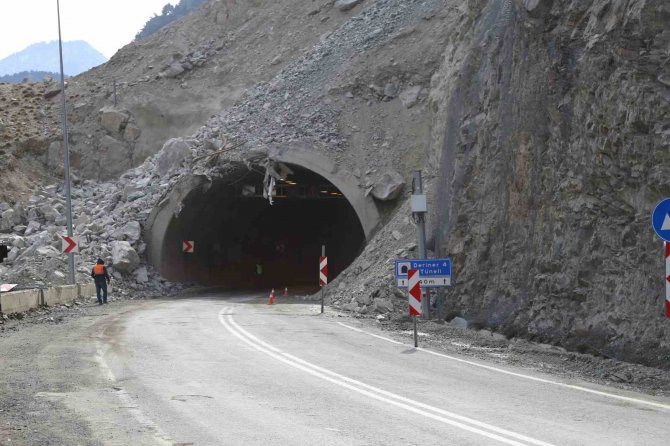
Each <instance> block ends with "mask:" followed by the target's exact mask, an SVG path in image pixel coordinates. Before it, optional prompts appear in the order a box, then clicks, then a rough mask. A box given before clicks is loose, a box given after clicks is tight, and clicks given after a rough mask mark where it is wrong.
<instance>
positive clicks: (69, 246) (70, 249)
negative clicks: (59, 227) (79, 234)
mask: <svg viewBox="0 0 670 446" xmlns="http://www.w3.org/2000/svg"><path fill="white" fill-rule="evenodd" d="M62 238H63V241H62V244H61V246H62V248H61V249H62V251H63V254H71V253H75V252H79V242H78V241H77V239H76V238H74V237H70V236H67V235H63V236H62Z"/></svg>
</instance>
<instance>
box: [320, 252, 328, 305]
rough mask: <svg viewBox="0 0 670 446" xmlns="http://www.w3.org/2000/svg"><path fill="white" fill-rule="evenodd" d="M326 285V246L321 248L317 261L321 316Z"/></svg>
mask: <svg viewBox="0 0 670 446" xmlns="http://www.w3.org/2000/svg"><path fill="white" fill-rule="evenodd" d="M327 284H328V257H326V245H322V246H321V258H320V259H319V285H320V286H321V314H323V304H324V295H323V293H324V288H325V287H326V285H327Z"/></svg>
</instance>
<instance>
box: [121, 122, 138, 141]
mask: <svg viewBox="0 0 670 446" xmlns="http://www.w3.org/2000/svg"><path fill="white" fill-rule="evenodd" d="M141 134H142V130H141V129H140V128H139V127H138V126H136V125H134V124H128V125H127V126H126V129H125V130H124V132H123V139H125V140H126V141H128V142H133V141H136V140H137V139H138V138H139V137H140V135H141Z"/></svg>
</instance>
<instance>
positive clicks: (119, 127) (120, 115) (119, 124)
mask: <svg viewBox="0 0 670 446" xmlns="http://www.w3.org/2000/svg"><path fill="white" fill-rule="evenodd" d="M129 119H130V114H129V113H128V112H127V111H125V110H118V109H116V108H114V107H103V108H102V109H101V110H100V125H101V126H102V127H103V128H104V129H105V130H107V131H108V132H111V133H120V132H121V131H123V130H124V129H125V127H126V124H127V123H128V120H129Z"/></svg>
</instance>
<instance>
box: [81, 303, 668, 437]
mask: <svg viewBox="0 0 670 446" xmlns="http://www.w3.org/2000/svg"><path fill="white" fill-rule="evenodd" d="M318 312H319V306H318V305H310V304H302V303H293V304H279V305H274V306H268V305H266V303H265V300H260V299H258V300H252V298H251V297H246V298H245V297H240V296H238V297H234V298H228V299H223V298H201V299H198V298H192V299H184V300H177V301H169V302H163V303H159V304H157V305H151V306H149V307H146V308H145V309H143V310H140V311H135V312H130V313H128V314H126V315H119V316H118V317H116V318H113V319H111V320H110V321H108V322H107V323H106V325H105V326H104V327H102V330H101V332H100V335H99V336H98V337H97V340H96V343H97V355H96V356H97V357H96V361H97V362H98V364H99V366H100V367H101V368H102V370H103V373H104V375H105V377H106V378H107V379H109V380H112V381H113V383H114V389H115V392H116V398H118V401H117V403H118V406H119V407H121V408H123V409H125V411H126V412H127V413H126V415H125V416H128V414H130V416H132V418H133V419H134V421H135V422H137V423H139V425H141V426H142V429H140V430H143V431H144V433H143V434H142V435H141V436H140V437H137V438H138V439H139V440H137V441H141V442H144V443H146V442H149V441H151V442H153V443H156V444H195V445H210V444H240V445H242V444H262V445H266V446H268V445H289V444H290V445H315V444H323V445H389V444H398V445H412V444H416V445H419V444H420V445H428V444H431V445H434V444H445V445H483V444H511V445H627V446H630V445H645V446H649V445H667V444H668V440H667V438H668V433H667V431H668V429H670V428H669V427H668V423H667V420H668V417H670V401H668V400H667V399H666V400H663V399H653V398H652V397H649V396H646V395H638V394H634V393H626V392H622V391H620V390H615V389H608V388H606V387H598V386H594V385H592V384H586V383H582V382H564V381H561V382H558V381H557V380H556V378H553V377H551V376H542V375H540V374H533V375H529V374H528V373H529V372H527V371H523V370H514V369H510V368H505V369H500V368H498V367H497V366H495V365H492V364H491V365H487V364H486V363H484V362H477V361H472V360H467V359H464V358H458V357H454V356H453V355H448V356H447V355H444V356H440V355H436V354H432V353H431V352H428V351H425V350H421V349H419V350H416V349H414V348H412V347H411V346H410V345H405V344H403V343H401V342H398V341H397V340H393V339H388V338H386V337H384V336H383V335H382V333H381V332H372V331H370V329H365V330H362V328H361V327H357V326H354V325H353V324H355V322H350V320H349V319H340V318H333V317H323V316H321V315H320V314H319V313H318ZM340 320H344V321H348V322H346V323H343V322H340ZM100 404H101V405H102V404H103V402H102V401H101V402H100ZM105 404H108V403H105ZM94 406H95V402H94V403H93V407H94ZM91 410H92V409H90V408H89V411H91ZM101 410H102V409H101ZM116 412H118V410H116ZM119 416H120V415H119ZM108 422H109V423H110V424H113V423H114V422H115V420H114V419H109V420H108ZM117 422H118V421H117ZM117 441H119V440H117Z"/></svg>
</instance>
